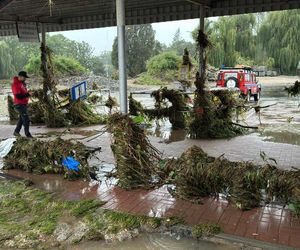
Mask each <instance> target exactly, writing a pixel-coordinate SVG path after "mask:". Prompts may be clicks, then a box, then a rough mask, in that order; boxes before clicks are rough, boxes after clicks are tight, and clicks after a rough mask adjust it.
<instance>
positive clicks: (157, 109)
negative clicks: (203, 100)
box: [129, 88, 189, 128]
mask: <svg viewBox="0 0 300 250" xmlns="http://www.w3.org/2000/svg"><path fill="white" fill-rule="evenodd" d="M151 97H153V98H154V100H155V105H154V108H153V109H145V108H143V106H142V104H141V103H140V102H138V101H136V100H135V99H134V98H133V97H132V95H130V97H129V110H130V114H131V115H144V116H147V117H148V118H149V119H150V120H154V119H164V118H169V120H170V123H171V124H172V126H173V128H185V127H186V118H187V115H186V113H187V111H188V105H187V100H188V99H189V96H188V95H187V94H185V93H183V92H182V91H180V90H175V89H167V88H160V89H158V90H155V91H153V92H152V93H151ZM170 104H171V105H170Z"/></svg>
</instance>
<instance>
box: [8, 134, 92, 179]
mask: <svg viewBox="0 0 300 250" xmlns="http://www.w3.org/2000/svg"><path fill="white" fill-rule="evenodd" d="M91 152H92V151H91V150H89V149H88V148H87V147H86V146H85V145H83V144H82V143H79V142H76V143H73V142H71V141H70V140H63V139H61V138H58V139H55V140H52V141H49V140H48V141H42V140H28V139H26V138H18V139H17V141H16V142H15V143H14V146H13V148H12V150H11V152H10V153H9V154H8V155H7V156H6V157H5V158H4V169H21V170H24V171H26V172H29V173H35V174H45V173H52V174H61V175H63V176H64V177H65V178H66V179H69V180H74V179H78V178H86V179H89V171H90V169H89V165H88V161H87V160H88V158H89V156H90V155H91ZM69 156H71V157H73V158H74V159H76V160H77V161H78V162H79V163H80V165H79V167H78V168H79V170H78V171H76V170H72V169H68V168H67V167H64V166H63V165H62V161H63V159H64V158H66V157H69Z"/></svg>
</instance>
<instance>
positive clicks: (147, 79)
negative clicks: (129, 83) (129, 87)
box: [133, 73, 166, 85]
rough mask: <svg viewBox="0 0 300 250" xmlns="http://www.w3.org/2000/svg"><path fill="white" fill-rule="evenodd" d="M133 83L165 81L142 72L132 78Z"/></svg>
mask: <svg viewBox="0 0 300 250" xmlns="http://www.w3.org/2000/svg"><path fill="white" fill-rule="evenodd" d="M133 83H134V84H138V85H165V84H166V83H165V82H163V81H162V80H160V79H157V78H155V77H153V76H151V75H149V74H148V73H142V74H140V75H139V76H138V78H137V79H135V80H134V82H133Z"/></svg>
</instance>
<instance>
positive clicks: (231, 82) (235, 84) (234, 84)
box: [225, 77, 239, 88]
mask: <svg viewBox="0 0 300 250" xmlns="http://www.w3.org/2000/svg"><path fill="white" fill-rule="evenodd" d="M225 87H227V88H239V81H238V79H237V78H235V77H229V78H228V79H227V80H226V82H225Z"/></svg>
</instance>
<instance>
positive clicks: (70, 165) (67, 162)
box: [62, 156, 80, 171]
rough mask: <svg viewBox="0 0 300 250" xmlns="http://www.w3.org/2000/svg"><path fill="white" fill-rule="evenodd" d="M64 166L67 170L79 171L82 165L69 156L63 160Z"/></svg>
mask: <svg viewBox="0 0 300 250" xmlns="http://www.w3.org/2000/svg"><path fill="white" fill-rule="evenodd" d="M62 164H63V166H64V167H66V168H67V169H70V170H75V171H79V168H78V166H79V165H80V163H79V162H78V161H76V160H75V159H74V158H73V157H71V156H68V157H66V158H65V159H63V161H62Z"/></svg>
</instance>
